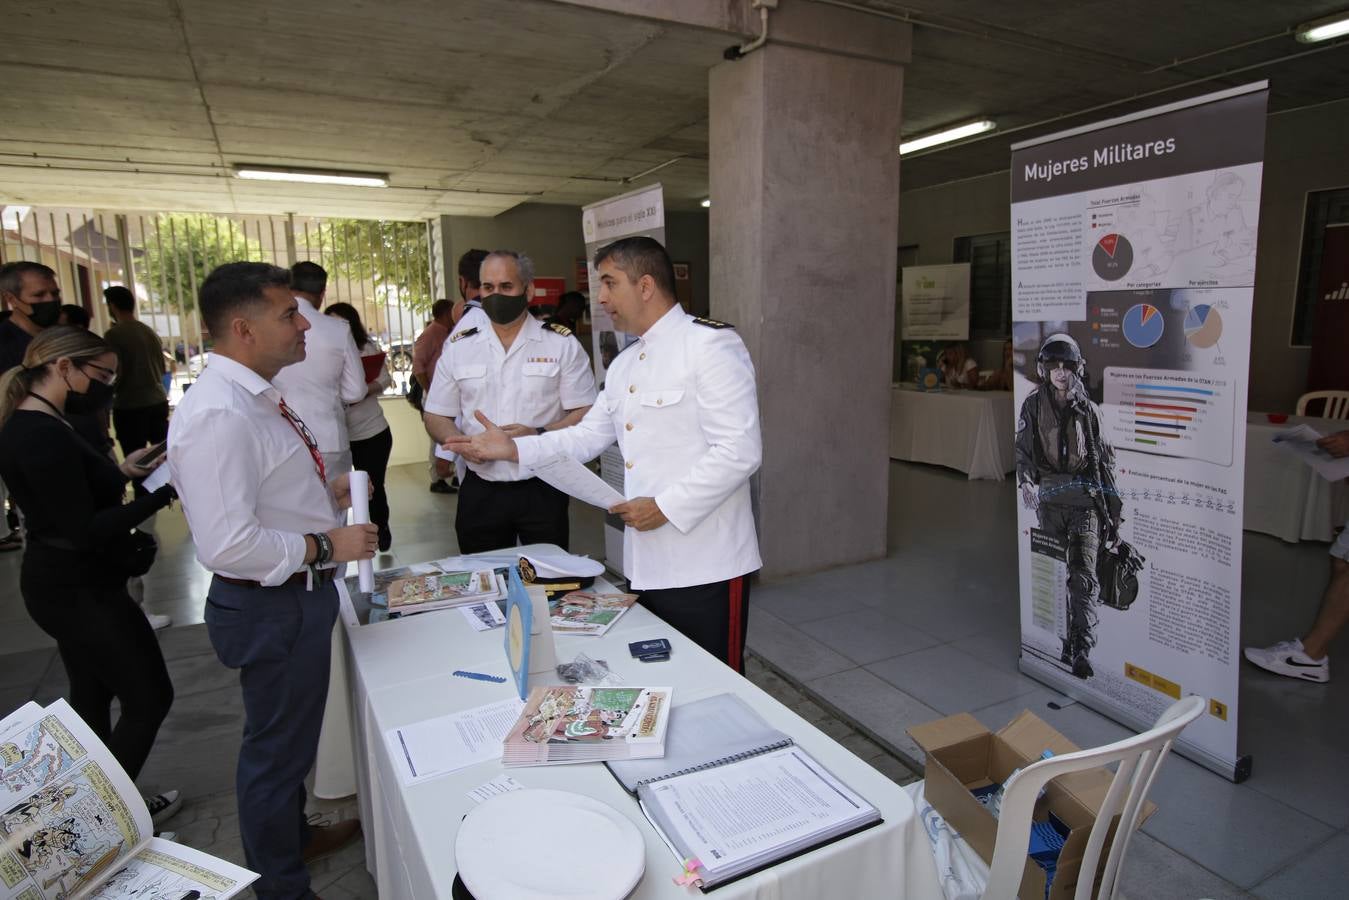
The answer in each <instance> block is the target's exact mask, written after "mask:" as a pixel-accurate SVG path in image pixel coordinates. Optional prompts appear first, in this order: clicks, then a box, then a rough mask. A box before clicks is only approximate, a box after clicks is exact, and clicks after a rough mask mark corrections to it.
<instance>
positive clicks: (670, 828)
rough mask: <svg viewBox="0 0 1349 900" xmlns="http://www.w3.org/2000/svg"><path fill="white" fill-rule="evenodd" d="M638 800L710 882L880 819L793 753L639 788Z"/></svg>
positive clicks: (844, 788) (801, 755)
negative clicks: (724, 872)
mask: <svg viewBox="0 0 1349 900" xmlns="http://www.w3.org/2000/svg"><path fill="white" fill-rule="evenodd" d="M639 796H641V797H642V798H643V800H644V801H645V802H644V807H645V808H646V809H647V811H648V812H649V814H650V815H651V816H653V817H654V819H655V821H656V823H657V824H658V826H659V827H660V829H661V830H664V831H665V832H666V834H667V836H668V837H669V838H670V841H671V843H673V844H674V845H675V847H677V848H678V849H679V851H680V852H681V853H684V854H686V855H688V856H694V857H697V858H698V859H699V860H701V861H702V863H703V866H704V867H705V868H706V869H707V871H708V873H709V876H710V878H711V879H712V880H715V879H716V876H717V874H718V870H737V871H738V870H740V869H744V868H747V867H748V866H751V865H753V864H755V863H757V862H759V861H771V860H773V859H777V858H781V857H783V856H787V855H790V854H791V853H793V852H795V851H796V850H797V849H800V848H803V847H807V846H810V845H812V844H814V843H816V842H818V841H820V840H823V839H826V838H828V837H832V836H834V835H837V834H842V833H844V832H846V831H848V830H849V829H851V828H853V827H856V826H858V825H862V824H865V823H866V822H868V821H869V820H872V819H875V818H878V815H879V814H878V813H877V811H876V809H875V808H874V807H872V805H871V804H870V803H868V802H867V801H865V800H863V799H862V798H861V797H859V796H858V795H857V794H855V793H853V791H852V790H851V789H849V788H848V787H847V785H845V784H843V783H842V782H841V781H839V780H838V779H837V778H835V777H834V776H833V775H832V774H830V773H829V772H828V771H826V770H825V769H824V767H822V766H821V765H820V764H819V763H817V762H815V760H813V759H811V757H810V756H808V755H807V754H806V753H805V751H803V750H801V749H800V748H798V747H785V748H783V749H781V750H775V751H773V752H772V753H765V754H763V755H761V756H754V757H750V758H749V759H745V760H741V761H739V762H735V763H731V764H728V765H724V766H718V767H717V768H714V769H705V770H703V771H699V772H691V773H689V774H687V775H680V776H678V777H676V778H670V779H668V780H665V781H658V782H655V783H653V784H649V785H644V786H643V787H642V789H641V791H640V792H639Z"/></svg>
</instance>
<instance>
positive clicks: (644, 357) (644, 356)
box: [637, 353, 646, 359]
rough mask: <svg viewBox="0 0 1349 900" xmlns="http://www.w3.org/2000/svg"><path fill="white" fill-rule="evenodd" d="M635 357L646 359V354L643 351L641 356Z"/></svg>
mask: <svg viewBox="0 0 1349 900" xmlns="http://www.w3.org/2000/svg"><path fill="white" fill-rule="evenodd" d="M637 358H638V359H646V354H645V353H643V354H642V355H641V356H639V357H637Z"/></svg>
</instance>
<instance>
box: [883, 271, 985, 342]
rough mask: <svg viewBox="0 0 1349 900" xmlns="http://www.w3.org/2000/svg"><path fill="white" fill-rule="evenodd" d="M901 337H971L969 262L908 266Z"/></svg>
mask: <svg viewBox="0 0 1349 900" xmlns="http://www.w3.org/2000/svg"><path fill="white" fill-rule="evenodd" d="M900 299H901V300H902V301H903V302H901V303H900V305H899V306H900V316H901V320H900V322H901V324H900V336H901V339H902V340H906V341H963V340H966V339H967V338H969V336H970V264H969V263H956V264H954V265H950V266H905V267H904V270H903V271H902V272H901V273H900Z"/></svg>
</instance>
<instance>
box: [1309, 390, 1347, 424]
mask: <svg viewBox="0 0 1349 900" xmlns="http://www.w3.org/2000/svg"><path fill="white" fill-rule="evenodd" d="M1317 400H1324V401H1325V402H1326V403H1325V406H1324V407H1323V408H1322V410H1321V418H1323V419H1349V391H1309V392H1308V393H1306V394H1303V395H1302V396H1301V397H1298V398H1297V414H1298V415H1299V416H1305V415H1307V406H1308V405H1309V404H1311V403H1314V402H1316V401H1317Z"/></svg>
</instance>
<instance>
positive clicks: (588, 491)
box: [534, 454, 627, 509]
mask: <svg viewBox="0 0 1349 900" xmlns="http://www.w3.org/2000/svg"><path fill="white" fill-rule="evenodd" d="M534 474H535V475H537V476H538V477H539V478H542V479H543V480H544V481H546V482H548V483H549V484H551V485H552V486H553V487H555V488H557V489H558V490H559V491H562V492H563V493H564V494H570V495H571V496H573V497H575V498H576V499H577V500H584V501H585V502H586V503H589V504H590V505H591V506H598V507H599V508H600V509H609V508H610V507H613V506H617V505H618V504H620V503H623V502H624V501H625V500H626V499H627V498H626V497H624V496H623V495H622V494H620V493H619V492H618V491H616V490H614V489H613V488H611V487H610V486H609V485H608V484H606V483H605V482H604V479H602V478H600V476H598V475H596V474H595V473H594V472H592V471H590V470H589V469H587V468H586V467H585V466H584V465H583V464H582V463H581V462H580V461H579V460H576V459H573V458H572V457H570V456H566V455H562V454H559V455H558V456H554V457H553V458H552V459H550V460H548V461H547V462H544V463H540V464H539V465H537V466H535V467H534Z"/></svg>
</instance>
